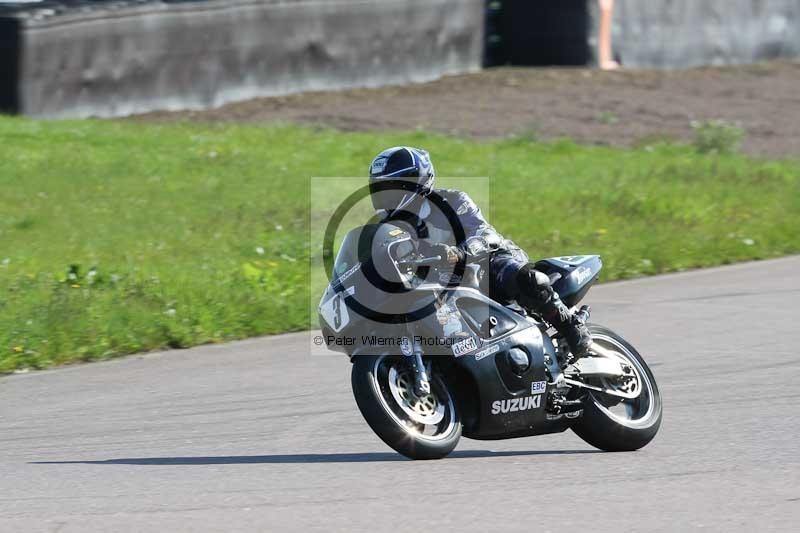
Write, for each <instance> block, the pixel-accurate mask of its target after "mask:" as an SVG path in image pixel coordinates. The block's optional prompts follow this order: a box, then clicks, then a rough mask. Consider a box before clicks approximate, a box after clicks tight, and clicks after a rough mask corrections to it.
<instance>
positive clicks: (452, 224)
mask: <svg viewBox="0 0 800 533" xmlns="http://www.w3.org/2000/svg"><path fill="white" fill-rule="evenodd" d="M425 202H427V203H428V204H429V205H425V204H424V203H423V204H421V206H420V208H419V213H418V216H419V221H420V223H419V224H418V227H417V228H416V230H417V235H418V236H419V238H420V239H421V240H422V243H425V242H427V243H430V244H436V243H443V244H448V245H451V246H457V247H459V248H460V249H461V250H463V252H464V253H465V254H466V257H467V261H468V262H469V261H474V260H477V259H482V258H487V257H488V258H489V271H488V277H489V293H490V296H491V297H492V298H493V299H494V300H496V301H498V302H500V303H502V304H509V303H513V302H517V303H519V304H520V305H521V306H522V307H524V308H526V309H528V310H533V311H536V312H538V313H540V314H542V315H543V316H545V319H546V320H547V321H548V322H550V323H551V324H553V325H554V326H556V327H558V325H559V323H561V322H564V321H565V320H568V318H569V317H568V316H564V313H567V314H568V311H567V310H566V308H565V306H564V305H563V304H562V303H561V301H560V299H559V298H558V295H557V294H556V293H555V291H553V289H552V288H551V287H550V280H549V278H548V277H547V276H546V275H545V274H543V273H541V272H538V271H536V270H534V269H533V265H532V264H531V263H530V260H529V259H528V255H527V254H526V253H525V252H524V251H523V250H522V249H521V248H520V247H519V246H517V245H516V244H514V242H513V241H511V240H509V239H505V238H503V236H502V235H500V233H498V232H497V230H495V229H494V227H492V225H491V224H489V222H487V221H486V219H485V218H484V216H483V214H482V213H481V210H480V208H479V207H478V206H477V205H476V204H475V202H473V201H472V199H471V198H470V197H469V196H468V195H467V193H465V192H462V191H457V190H452V189H434V190H433V191H432V192H431V194H430V196H429V197H428V199H427V200H425ZM437 203H441V204H443V205H441V206H440V205H437ZM445 206H447V207H445ZM448 213H449V215H450V216H448ZM456 226H460V228H461V229H462V230H463V235H459V234H460V233H461V232H459V231H458V230H457V228H456ZM459 236H460V237H461V238H458V237H459ZM449 275H450V274H449V273H448V272H443V273H442V278H443V279H448V278H449Z"/></svg>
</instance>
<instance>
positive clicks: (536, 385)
mask: <svg viewBox="0 0 800 533" xmlns="http://www.w3.org/2000/svg"><path fill="white" fill-rule="evenodd" d="M546 390H547V382H546V381H534V382H533V383H531V394H544V392H545V391H546Z"/></svg>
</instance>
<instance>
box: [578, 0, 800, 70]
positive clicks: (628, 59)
mask: <svg viewBox="0 0 800 533" xmlns="http://www.w3.org/2000/svg"><path fill="white" fill-rule="evenodd" d="M590 1H591V2H592V4H596V2H595V1H594V0H590ZM594 9H595V11H596V7H595V8H594ZM593 32H596V25H595V28H594V29H593ZM613 41H614V50H615V53H617V54H618V55H619V58H620V59H621V60H622V63H623V64H624V65H625V66H629V67H638V66H657V67H688V66H696V65H724V64H740V63H752V62H755V61H760V60H765V59H773V58H777V57H800V0H616V1H615V10H614V31H613Z"/></svg>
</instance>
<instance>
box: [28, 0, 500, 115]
mask: <svg viewBox="0 0 800 533" xmlns="http://www.w3.org/2000/svg"><path fill="white" fill-rule="evenodd" d="M484 8H485V5H484V0H402V1H401V0H261V1H259V0H250V1H247V0H216V1H215V0H212V1H205V2H201V1H198V2H186V3H177V4H176V3H171V4H163V3H158V2H156V3H150V4H144V5H129V6H123V7H116V6H115V7H113V8H108V9H95V10H92V11H88V12H77V11H70V10H66V11H64V12H62V13H59V14H56V15H53V16H43V17H31V16H28V17H23V18H21V19H20V21H21V39H20V42H21V48H22V53H21V56H20V60H19V66H18V96H17V99H16V100H17V101H18V105H17V107H18V109H17V110H16V111H17V112H21V113H24V114H28V115H32V116H39V117H86V116H121V115H128V114H131V113H141V112H146V111H150V110H156V109H187V108H207V107H213V106H219V105H222V104H224V103H227V102H232V101H236V100H243V99H247V98H253V97H257V96H267V95H278V94H285V93H290V92H297V91H305V90H321V89H336V88H345V87H354V86H376V85H385V84H400V83H408V82H422V81H427V80H431V79H434V78H437V77H440V76H442V75H444V74H453V73H460V72H466V71H473V70H477V69H479V68H480V65H481V57H482V53H483V40H484V37H483V26H484Z"/></svg>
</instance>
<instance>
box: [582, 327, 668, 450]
mask: <svg viewBox="0 0 800 533" xmlns="http://www.w3.org/2000/svg"><path fill="white" fill-rule="evenodd" d="M589 331H590V332H591V334H592V338H593V340H594V342H596V343H598V344H599V345H600V346H601V347H603V348H606V349H607V350H610V351H613V352H615V354H616V356H617V357H619V358H620V359H621V362H622V363H623V364H626V365H629V366H630V367H631V368H632V370H633V372H632V379H627V380H625V381H624V382H622V383H612V382H611V381H610V380H605V379H604V380H602V382H600V383H593V384H594V385H598V386H601V387H602V388H605V389H608V388H614V387H615V386H616V387H619V388H620V390H621V391H622V392H626V393H631V392H633V391H635V390H637V389H638V391H639V394H638V395H637V396H636V397H635V398H632V399H621V398H619V397H617V396H611V395H608V394H604V393H602V392H599V391H592V390H590V391H589V394H588V397H587V399H586V401H585V407H584V413H583V416H582V417H581V418H580V419H578V420H577V421H576V422H575V425H574V426H573V427H572V429H573V430H574V431H575V433H577V434H578V436H579V437H580V438H582V439H583V440H585V441H586V442H587V443H589V444H591V445H592V446H594V447H595V448H599V449H601V450H605V451H609V452H622V451H633V450H638V449H639V448H641V447H643V446H645V445H646V444H647V443H649V442H650V441H651V440H653V438H654V437H655V436H656V433H658V428H659V427H660V426H661V394H660V393H659V391H658V385H656V380H655V377H654V376H653V373H652V372H651V371H650V368H649V367H648V366H647V363H646V362H645V361H644V359H643V358H642V356H641V355H639V352H637V351H636V349H635V348H634V347H633V346H631V345H630V344H628V342H627V341H625V339H623V338H622V337H620V336H619V335H617V334H616V333H614V332H613V331H611V330H610V329H608V328H604V327H602V326H597V325H590V326H589Z"/></svg>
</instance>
